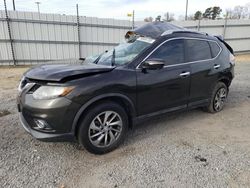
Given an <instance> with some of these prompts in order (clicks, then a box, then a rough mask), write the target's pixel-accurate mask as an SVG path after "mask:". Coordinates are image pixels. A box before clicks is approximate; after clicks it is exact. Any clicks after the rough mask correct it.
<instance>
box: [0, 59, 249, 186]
mask: <svg viewBox="0 0 250 188" xmlns="http://www.w3.org/2000/svg"><path fill="white" fill-rule="evenodd" d="M237 60H238V63H237V66H236V77H235V79H234V81H233V84H232V86H231V88H230V93H229V97H228V101H227V104H226V106H225V109H224V110H223V111H222V112H220V113H218V114H208V113H204V112H202V111H201V110H199V109H197V110H192V111H189V112H183V113H178V114H175V115H171V116H168V115H165V116H162V117H161V118H158V119H154V120H151V121H149V122H146V123H142V124H141V125H140V126H138V127H137V128H136V129H135V130H134V131H131V132H130V133H129V135H128V138H127V140H126V142H125V143H124V144H123V145H122V146H121V147H120V148H118V149H117V150H116V151H114V152H112V153H109V154H106V155H103V156H95V155H92V154H90V153H88V152H86V151H85V150H84V149H82V148H80V147H79V146H78V145H77V144H76V143H45V142H40V141H37V140H35V139H33V138H32V137H31V136H30V135H29V134H27V133H26V132H25V131H24V130H23V128H22V127H21V125H20V123H19V120H18V113H17V110H16V104H15V97H16V93H17V89H16V87H17V85H18V80H19V78H20V75H21V74H22V73H23V72H24V71H25V70H26V69H27V68H0V185H1V187H145V186H147V187H166V186H167V187H250V82H249V80H250V74H249V73H250V57H249V56H239V57H237Z"/></svg>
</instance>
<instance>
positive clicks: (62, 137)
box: [19, 113, 75, 141]
mask: <svg viewBox="0 0 250 188" xmlns="http://www.w3.org/2000/svg"><path fill="white" fill-rule="evenodd" d="M19 118H20V122H21V124H22V126H23V128H24V129H25V130H26V132H28V133H29V134H31V135H32V136H33V137H35V138H36V139H38V140H42V141H74V139H75V137H74V134H73V133H60V134H55V133H52V134H51V133H43V132H40V131H37V130H34V129H32V128H31V127H30V126H29V124H28V123H27V121H26V120H25V119H24V117H23V115H22V113H19Z"/></svg>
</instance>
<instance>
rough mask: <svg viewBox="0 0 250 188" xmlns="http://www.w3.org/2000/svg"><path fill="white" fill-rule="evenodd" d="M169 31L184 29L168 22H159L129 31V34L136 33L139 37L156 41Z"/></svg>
mask: <svg viewBox="0 0 250 188" xmlns="http://www.w3.org/2000/svg"><path fill="white" fill-rule="evenodd" d="M168 30H184V28H183V27H179V26H176V25H173V24H171V23H168V22H160V21H157V22H151V23H147V24H145V25H143V26H141V27H138V28H135V29H134V30H131V31H128V32H127V33H135V34H137V35H141V36H145V37H150V38H153V39H156V38H159V37H160V36H161V35H162V34H163V33H164V32H166V31H168Z"/></svg>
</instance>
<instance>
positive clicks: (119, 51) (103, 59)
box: [86, 37, 154, 66]
mask: <svg viewBox="0 0 250 188" xmlns="http://www.w3.org/2000/svg"><path fill="white" fill-rule="evenodd" d="M153 42H154V40H153V39H151V38H146V37H139V38H138V39H136V40H135V41H134V42H126V43H121V44H119V45H118V46H116V47H115V48H114V49H112V50H110V51H107V52H105V53H103V54H101V55H100V56H92V58H86V59H92V60H93V59H95V60H94V61H92V62H93V63H96V64H100V65H109V66H110V65H112V64H113V65H117V66H119V65H124V64H126V63H128V62H130V61H132V60H133V59H134V58H135V57H136V56H137V55H138V54H139V53H140V52H142V51H143V50H144V49H145V48H147V47H148V46H150V45H151V44H152V43H153ZM93 57H94V58H93Z"/></svg>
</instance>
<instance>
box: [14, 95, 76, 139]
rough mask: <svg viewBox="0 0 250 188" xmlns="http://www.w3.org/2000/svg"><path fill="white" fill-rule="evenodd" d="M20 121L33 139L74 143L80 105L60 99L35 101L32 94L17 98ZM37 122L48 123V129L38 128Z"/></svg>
mask: <svg viewBox="0 0 250 188" xmlns="http://www.w3.org/2000/svg"><path fill="white" fill-rule="evenodd" d="M17 106H18V111H19V116H20V121H21V123H22V125H23V127H24V129H25V130H26V131H27V132H28V133H30V134H31V135H32V136H33V137H35V138H36V139H38V140H43V141H74V140H75V136H74V135H75V134H74V132H73V131H72V130H73V129H72V124H73V120H74V118H75V115H76V113H77V112H78V110H79V108H80V105H78V104H76V103H74V102H72V101H71V100H69V99H67V98H64V97H59V98H57V99H51V100H35V99H34V98H33V97H32V95H31V94H24V93H23V94H21V95H19V96H18V97H17ZM37 120H42V121H44V122H46V123H47V125H48V127H47V128H48V129H47V128H46V129H42V128H39V127H38V126H37V123H36V122H37Z"/></svg>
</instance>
